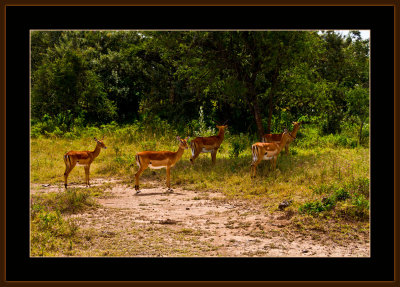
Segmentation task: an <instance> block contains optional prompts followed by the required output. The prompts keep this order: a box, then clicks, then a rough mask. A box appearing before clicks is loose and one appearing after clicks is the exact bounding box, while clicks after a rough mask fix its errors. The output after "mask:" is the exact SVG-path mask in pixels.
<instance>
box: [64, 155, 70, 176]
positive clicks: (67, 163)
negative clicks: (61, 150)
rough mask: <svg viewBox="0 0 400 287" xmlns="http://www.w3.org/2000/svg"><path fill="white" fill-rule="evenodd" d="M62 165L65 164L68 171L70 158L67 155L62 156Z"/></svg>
mask: <svg viewBox="0 0 400 287" xmlns="http://www.w3.org/2000/svg"><path fill="white" fill-rule="evenodd" d="M64 163H65V166H66V167H67V169H69V168H70V166H71V158H70V156H69V155H68V154H65V155H64ZM64 174H65V172H64Z"/></svg>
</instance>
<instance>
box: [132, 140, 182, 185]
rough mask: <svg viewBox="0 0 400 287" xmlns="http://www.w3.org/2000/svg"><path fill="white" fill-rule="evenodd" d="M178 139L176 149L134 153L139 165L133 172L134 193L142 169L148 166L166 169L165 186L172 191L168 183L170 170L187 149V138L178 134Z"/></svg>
mask: <svg viewBox="0 0 400 287" xmlns="http://www.w3.org/2000/svg"><path fill="white" fill-rule="evenodd" d="M176 138H177V140H179V148H178V151H176V152H172V151H142V152H139V153H137V154H136V164H137V165H138V166H139V170H138V171H137V173H136V174H135V180H136V182H135V190H136V193H139V192H140V190H139V177H140V175H141V174H142V173H143V171H144V170H145V169H146V168H148V167H150V168H151V169H160V168H164V167H165V168H166V169H167V187H168V191H172V189H171V185H170V170H171V167H173V166H174V165H175V164H176V163H177V161H178V160H180V159H181V157H182V155H183V152H184V151H185V149H188V148H189V147H188V145H187V140H188V139H189V137H187V138H186V139H181V138H180V137H179V136H178V137H176Z"/></svg>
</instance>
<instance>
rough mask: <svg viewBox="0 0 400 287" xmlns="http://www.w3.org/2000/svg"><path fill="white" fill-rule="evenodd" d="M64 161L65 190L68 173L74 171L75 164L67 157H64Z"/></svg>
mask: <svg viewBox="0 0 400 287" xmlns="http://www.w3.org/2000/svg"><path fill="white" fill-rule="evenodd" d="M64 161H65V166H66V167H65V172H64V186H65V188H67V180H68V175H69V173H70V172H71V171H72V170H73V169H74V167H75V165H76V162H74V161H71V159H70V157H69V156H66V157H64Z"/></svg>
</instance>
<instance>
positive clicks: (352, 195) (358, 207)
mask: <svg viewBox="0 0 400 287" xmlns="http://www.w3.org/2000/svg"><path fill="white" fill-rule="evenodd" d="M313 193H315V194H318V195H321V194H324V195H328V197H324V198H323V199H322V200H316V201H312V202H306V203H304V204H302V205H301V206H300V207H299V212H300V213H306V214H310V215H313V216H315V215H317V214H318V213H321V212H323V211H329V210H331V209H333V208H335V207H336V206H337V204H338V202H344V201H346V203H345V204H341V205H340V206H339V208H338V209H337V211H336V212H337V214H338V215H339V216H345V217H347V218H352V219H357V218H360V219H367V218H369V179H368V178H362V177H360V178H357V179H353V180H352V181H349V182H346V183H344V184H341V185H339V184H336V183H334V184H322V185H319V186H317V187H315V188H314V189H313Z"/></svg>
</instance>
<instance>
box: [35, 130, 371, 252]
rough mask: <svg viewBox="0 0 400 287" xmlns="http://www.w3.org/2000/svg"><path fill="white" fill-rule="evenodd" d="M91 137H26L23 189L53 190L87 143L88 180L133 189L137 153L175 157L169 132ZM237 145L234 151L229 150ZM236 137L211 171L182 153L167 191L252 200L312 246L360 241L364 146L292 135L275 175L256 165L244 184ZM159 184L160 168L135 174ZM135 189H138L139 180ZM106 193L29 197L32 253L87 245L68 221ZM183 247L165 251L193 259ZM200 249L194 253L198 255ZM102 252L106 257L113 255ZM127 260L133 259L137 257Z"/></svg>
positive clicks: (245, 158) (247, 157) (364, 219)
mask: <svg viewBox="0 0 400 287" xmlns="http://www.w3.org/2000/svg"><path fill="white" fill-rule="evenodd" d="M300 131H301V130H300ZM305 131H306V130H305ZM305 131H304V132H305ZM94 132H95V133H96V134H90V133H88V134H85V133H83V134H82V135H80V136H79V137H73V136H69V137H61V138H60V137H58V138H57V137H37V138H32V139H31V182H32V183H37V184H54V185H57V186H59V187H60V188H61V187H62V186H63V173H64V170H65V166H64V162H63V154H64V153H65V152H67V151H69V150H93V149H94V147H95V141H94V140H93V136H97V137H100V136H102V135H103V134H105V139H104V143H105V144H106V146H107V149H106V150H102V151H101V153H100V155H99V156H98V158H96V159H95V161H94V163H93V164H92V166H91V170H90V177H91V179H92V180H93V179H95V178H114V177H115V178H119V179H121V180H122V181H123V182H124V183H125V184H128V185H131V186H133V185H134V174H135V172H136V171H137V166H136V163H135V154H136V153H137V152H140V151H143V150H146V149H154V150H171V151H176V150H177V148H178V142H177V141H176V139H175V138H176V134H172V133H171V134H168V133H161V136H159V137H157V136H156V135H155V134H154V133H148V134H146V133H139V132H137V133H136V130H135V129H134V128H133V127H132V128H130V127H129V126H128V127H125V128H121V129H116V130H107V129H103V130H95V131H94ZM99 133H100V134H99ZM180 136H186V135H180ZM238 138H239V139H240V142H241V145H238V143H237V141H238ZM244 138H245V137H244V136H243V135H241V136H240V137H238V136H233V135H230V134H229V133H228V134H227V135H226V138H225V140H224V142H223V143H222V146H221V148H220V150H219V152H218V154H217V162H216V165H215V166H212V164H211V157H210V154H201V155H200V156H199V157H198V158H197V159H196V161H195V164H194V165H193V166H192V165H191V164H190V162H189V158H190V150H186V151H185V153H184V154H183V156H182V159H181V160H180V161H179V162H178V163H177V164H176V166H175V167H174V168H173V169H172V170H171V185H172V187H173V188H174V187H180V188H183V189H187V190H199V191H203V192H207V193H213V192H221V193H223V194H225V195H226V196H227V197H228V198H232V199H234V198H240V199H244V200H248V201H252V200H256V201H257V202H260V203H262V204H263V206H264V212H269V213H275V212H276V213H282V214H286V215H287V216H288V219H289V220H290V222H291V223H290V225H289V227H288V228H292V229H294V230H296V231H298V232H300V233H303V234H305V235H306V234H308V235H310V234H311V235H312V236H313V237H315V238H316V239H318V238H324V236H332V238H334V239H335V240H336V241H338V242H341V241H342V240H344V239H346V238H360V237H365V236H367V234H368V230H369V205H370V202H369V170H370V169H369V163H370V161H369V148H368V147H354V148H351V147H349V146H341V145H338V144H335V143H336V142H335V140H336V138H335V137H332V136H329V137H327V138H321V139H319V140H318V141H316V140H312V141H311V140H310V139H309V138H308V137H307V136H305V135H304V134H303V135H301V133H300V132H299V136H298V138H297V139H296V141H295V142H294V143H293V144H292V145H291V147H290V155H289V156H286V155H280V156H279V158H278V163H277V169H276V170H275V171H271V170H269V165H268V163H266V162H262V163H261V164H260V165H259V166H258V168H257V176H256V178H255V179H251V178H250V163H251V149H250V146H251V142H250V141H248V142H247V143H246V141H245V140H244ZM338 138H339V139H340V141H338V142H344V141H343V137H338ZM191 139H193V137H192V138H191ZM307 141H309V142H312V144H311V143H307ZM243 142H245V143H246V144H247V146H246V148H243ZM347 142H351V141H350V140H347ZM165 177H166V174H165V169H161V170H150V169H147V170H146V171H145V172H144V173H143V175H142V178H145V179H150V180H151V181H152V182H154V181H155V182H158V183H159V185H160V186H165ZM84 179H85V174H84V169H83V168H82V167H80V166H77V167H75V169H74V170H73V171H72V172H71V173H70V175H69V178H68V182H69V184H70V183H81V184H83V183H84ZM142 184H143V186H145V185H146V183H144V182H143V180H142ZM107 188H109V186H106V185H102V186H100V187H96V188H93V187H92V188H88V189H79V188H74V189H72V191H67V192H59V193H49V194H42V193H40V195H39V193H37V195H32V204H31V209H32V212H31V214H32V219H31V222H32V225H31V243H32V254H33V255H37V256H46V254H60V253H61V254H64V255H74V251H73V250H74V246H75V245H77V244H82V242H85V240H86V239H85V236H86V238H89V239H90V240H94V239H93V238H94V237H96V236H98V234H97V235H96V234H95V233H94V231H82V230H80V229H79V224H78V223H77V222H76V221H74V220H73V218H69V217H68V216H69V215H70V214H74V213H80V212H84V211H86V210H88V209H93V208H96V207H97V206H96V201H95V198H96V197H99V196H104V192H105V190H106V189H107ZM201 199H203V197H202V196H200V195H199V196H196V197H195V198H193V200H201ZM283 200H292V204H291V205H290V206H289V207H287V208H286V209H285V210H284V211H280V210H279V208H278V206H279V204H280V203H281V202H282V201H283ZM227 224H228V223H227ZM228 225H229V224H228ZM232 226H233V225H232ZM355 228H356V229H355ZM282 230H283V231H282V232H284V231H285V229H282ZM357 230H362V231H357ZM163 232H164V231H163ZM196 232H197V231H193V230H184V229H182V230H179V231H177V232H174V236H175V238H181V237H182V235H185V236H186V235H190V237H191V238H192V239H191V241H193V240H194V241H197V239H196V238H197V237H198V234H197V233H196ZM260 232H262V230H260ZM84 233H87V234H84ZM360 234H361V235H360ZM117 237H118V235H115V236H112V238H110V240H111V239H112V240H116V239H115V238H117ZM148 240H150V239H148ZM159 240H161V239H159ZM86 241H87V240H86ZM182 241H183V237H182ZM162 242H163V241H162V240H161V241H160V242H158V241H157V240H156V241H151V242H150V241H149V242H148V243H149V244H150V245H152V246H154V249H155V250H156V249H157V248H158V246H162ZM189 243H190V242H189ZM189 243H188V244H189ZM185 244H186V243H185ZM185 244H184V245H182V248H181V250H180V251H176V250H175V251H173V250H171V253H174V254H176V253H179V254H181V255H182V256H186V255H187V256H190V255H193V254H192V253H191V252H189V251H188V249H187V248H186V247H185V246H186V245H185ZM111 245H112V244H110V246H111ZM160 248H161V247H160ZM201 248H211V247H207V246H203V247H201ZM201 248H200V249H199V251H198V252H199V253H198V254H201ZM60 250H63V251H62V252H61V251H60ZM104 252H107V251H104V250H99V251H98V252H97V251H96V252H94V253H91V254H96V256H102V254H103V253H104ZM110 252H111V253H109V254H108V255H110V254H117V253H118V252H116V251H110ZM121 252H122V251H121ZM135 252H136V251H135ZM143 252H144V251H143ZM196 252H197V251H196ZM155 253H157V252H156V251H155ZM80 254H82V253H80ZM118 254H119V253H118ZM135 254H140V250H137V253H135ZM196 254H197V253H196ZM106 255H107V254H106ZM108 255H107V256H108Z"/></svg>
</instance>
